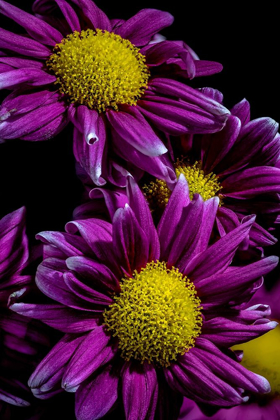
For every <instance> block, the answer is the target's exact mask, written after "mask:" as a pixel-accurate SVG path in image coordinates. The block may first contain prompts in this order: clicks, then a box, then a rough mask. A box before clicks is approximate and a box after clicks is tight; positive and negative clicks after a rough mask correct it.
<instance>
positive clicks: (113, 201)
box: [79, 188, 128, 220]
mask: <svg viewBox="0 0 280 420" xmlns="http://www.w3.org/2000/svg"><path fill="white" fill-rule="evenodd" d="M89 198H90V199H91V201H90V202H89V203H88V205H89V207H91V206H92V209H93V210H92V211H94V206H95V205H96V204H97V202H98V201H99V200H102V203H104V204H105V207H106V209H107V210H108V212H109V215H110V219H111V220H113V217H114V214H115V212H116V210H117V209H119V208H120V207H124V205H125V204H126V203H127V202H128V198H127V195H126V194H125V192H124V190H123V189H122V188H114V190H106V189H105V188H94V189H93V190H91V191H90V193H89ZM103 211H104V210H103ZM92 215H93V213H92ZM81 218H82V217H79V219H81Z"/></svg>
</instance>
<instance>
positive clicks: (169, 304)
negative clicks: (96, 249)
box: [104, 261, 202, 367]
mask: <svg viewBox="0 0 280 420" xmlns="http://www.w3.org/2000/svg"><path fill="white" fill-rule="evenodd" d="M114 301H115V302H114V303H113V304H112V305H110V306H109V308H108V309H107V310H106V311H105V312H104V320H105V325H106V326H107V329H108V331H111V333H112V335H113V336H114V337H117V339H118V346H119V349H120V351H121V356H122V357H123V358H124V359H125V360H130V359H131V358H133V359H135V360H139V361H140V362H142V363H143V362H144V361H147V362H149V363H155V364H156V365H160V366H165V367H166V366H169V365H170V362H171V361H172V360H176V358H177V356H178V355H182V354H184V353H186V352H187V351H188V350H189V349H190V348H191V347H193V346H194V344H195V338H196V337H198V336H199V334H200V332H201V326H202V316H201V309H202V308H201V306H200V299H199V298H198V297H197V295H196V290H195V287H194V285H193V283H192V282H190V280H189V279H187V278H186V277H184V276H183V275H182V274H181V273H180V272H179V271H178V269H177V268H174V267H172V268H171V269H168V268H167V266H166V263H165V262H159V261H152V262H150V263H148V264H147V265H146V267H145V268H143V269H142V270H141V271H140V272H139V273H138V272H137V271H135V272H134V274H133V276H132V277H124V278H123V280H122V282H121V292H120V294H119V295H116V296H115V297H114Z"/></svg>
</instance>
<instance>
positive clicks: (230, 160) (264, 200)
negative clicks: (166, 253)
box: [144, 91, 280, 248]
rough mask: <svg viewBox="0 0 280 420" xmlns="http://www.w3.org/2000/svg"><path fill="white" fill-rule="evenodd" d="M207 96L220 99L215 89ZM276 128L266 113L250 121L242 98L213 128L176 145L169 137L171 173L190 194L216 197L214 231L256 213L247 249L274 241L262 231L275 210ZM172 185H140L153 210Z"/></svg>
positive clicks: (279, 182)
mask: <svg viewBox="0 0 280 420" xmlns="http://www.w3.org/2000/svg"><path fill="white" fill-rule="evenodd" d="M209 94H211V91H209ZM212 95H213V97H216V98H217V99H218V96H220V100H222V96H221V94H220V93H219V92H217V91H212ZM278 129H279V124H278V123H277V122H276V121H274V120H273V119H271V118H268V117H266V118H258V119H254V120H250V104H249V102H248V101H247V100H245V99H244V100H243V101H241V102H239V103H238V104H236V105H235V106H234V107H233V108H232V109H231V115H230V117H229V118H228V120H227V123H226V125H225V127H224V128H223V130H221V131H220V132H219V133H215V134H205V135H194V136H188V138H187V139H186V138H181V144H180V146H179V143H180V141H179V140H178V139H176V141H174V142H173V145H174V148H175V151H176V153H177V156H178V155H179V157H178V158H177V160H176V158H174V170H175V172H176V175H177V177H179V175H180V174H181V173H183V174H184V175H185V177H186V179H187V181H188V184H189V189H190V195H191V197H192V196H193V194H195V193H199V194H201V196H202V197H203V199H204V200H207V199H209V198H211V197H215V196H218V197H219V198H220V206H219V209H218V212H217V226H218V230H219V232H220V235H224V234H225V233H226V232H229V231H230V230H231V229H232V228H233V227H236V226H238V224H239V222H240V220H242V218H243V217H244V216H247V215H249V214H256V215H257V218H256V222H255V223H254V224H253V226H252V229H251V231H250V238H249V243H248V245H250V246H251V247H252V248H255V247H263V246H269V245H273V244H275V243H276V241H277V240H276V238H275V237H274V236H272V234H271V233H269V232H268V230H273V229H274V228H275V226H276V224H277V223H279V215H280V200H279V197H280V169H279V167H277V164H278V163H279V158H280V135H279V133H278ZM176 142H177V150H176ZM180 155H181V156H180ZM173 188H174V185H171V186H170V185H168V184H167V183H166V182H165V181H164V180H162V179H156V180H154V181H152V182H151V183H147V184H146V185H145V186H144V192H145V194H146V196H147V199H148V201H149V202H150V206H151V209H152V210H153V211H155V212H157V211H162V210H163V209H164V208H165V206H166V203H167V202H168V199H169V196H170V194H171V190H172V189H173Z"/></svg>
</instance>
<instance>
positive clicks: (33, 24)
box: [0, 0, 63, 47]
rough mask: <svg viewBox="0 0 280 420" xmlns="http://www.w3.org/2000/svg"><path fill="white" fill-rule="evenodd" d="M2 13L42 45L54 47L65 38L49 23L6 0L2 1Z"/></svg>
mask: <svg viewBox="0 0 280 420" xmlns="http://www.w3.org/2000/svg"><path fill="white" fill-rule="evenodd" d="M0 13H2V14H3V15H4V16H7V17H9V18H11V19H13V21H15V22H17V23H18V24H19V25H21V26H22V27H23V28H24V29H25V30H26V32H27V33H28V34H29V35H30V36H31V37H32V38H33V39H35V40H36V41H38V42H40V43H42V44H46V45H50V46H52V47H54V46H55V44H58V43H59V42H61V40H62V38H63V35H61V33H60V32H59V31H58V30H57V29H55V28H52V27H51V26H50V25H49V24H48V23H46V22H44V21H43V20H41V19H39V18H37V17H36V16H33V15H30V14H29V13H27V12H25V11H24V10H21V9H19V8H18V7H16V6H13V5H12V4H10V3H7V2H5V1H4V0H0Z"/></svg>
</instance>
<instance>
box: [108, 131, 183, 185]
mask: <svg viewBox="0 0 280 420" xmlns="http://www.w3.org/2000/svg"><path fill="white" fill-rule="evenodd" d="M113 139H114V143H113V147H114V151H115V152H116V154H117V155H119V156H120V157H122V158H123V159H124V160H126V161H128V162H130V163H132V164H134V165H136V166H137V167H138V168H140V169H142V170H144V171H145V172H148V173H149V174H151V175H153V176H154V177H155V178H159V179H163V180H165V181H166V183H167V184H173V183H174V181H175V179H176V175H175V172H174V168H173V165H172V163H171V161H170V158H169V157H168V154H167V153H166V154H164V155H161V156H154V157H150V156H147V155H143V154H142V153H141V152H139V151H138V150H136V149H135V148H134V147H133V146H131V145H130V144H129V143H127V142H125V141H124V140H123V139H122V138H121V137H119V136H118V135H117V134H116V133H115V132H113ZM127 175H131V174H127Z"/></svg>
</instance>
